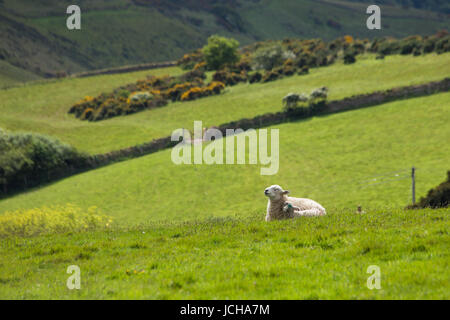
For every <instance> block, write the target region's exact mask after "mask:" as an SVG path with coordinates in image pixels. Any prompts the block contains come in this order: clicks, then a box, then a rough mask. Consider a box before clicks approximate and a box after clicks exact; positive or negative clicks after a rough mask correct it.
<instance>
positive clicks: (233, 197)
mask: <svg viewBox="0 0 450 320" xmlns="http://www.w3.org/2000/svg"><path fill="white" fill-rule="evenodd" d="M449 103H450V93H442V94H436V95H432V96H429V97H423V98H415V99H408V100H401V101H396V102H392V103H387V104H384V105H380V106H376V107H371V108H365V109H360V110H355V111H351V112H344V113H339V114H333V115H328V116H322V117H317V118H313V119H307V120H305V121H300V122H293V123H287V124H282V125H277V126H274V127H271V128H276V129H279V130H280V169H279V172H278V174H277V175H276V176H261V175H260V167H261V166H260V165H239V166H236V165H234V166H230V165H213V166H208V165H190V166H188V165H182V166H177V165H175V164H174V163H172V161H171V150H165V151H161V152H158V153H155V154H151V155H148V156H145V157H142V158H138V159H132V160H128V161H125V162H121V163H116V164H113V165H110V166H107V167H104V168H101V169H97V170H94V171H90V172H86V173H83V174H79V175H76V176H72V177H70V178H67V179H64V180H62V181H59V182H56V183H53V184H51V185H49V186H45V187H43V188H38V189H34V190H31V191H28V192H26V193H23V194H19V195H16V196H14V197H12V198H9V199H4V200H1V201H0V212H4V211H8V210H16V209H21V208H34V207H42V206H45V205H48V204H60V205H65V204H66V203H72V204H75V205H77V206H80V207H82V208H88V207H90V206H97V207H99V208H101V210H102V211H104V212H105V213H106V214H108V215H110V216H112V217H114V218H115V219H116V221H117V222H118V223H120V224H125V225H135V224H139V223H145V222H148V221H156V220H167V219H169V220H171V221H177V220H191V219H201V218H206V217H211V216H230V215H235V214H237V215H239V216H247V215H249V214H251V213H252V212H259V213H260V215H261V219H263V216H264V212H265V206H266V199H265V197H264V196H263V194H262V191H263V190H264V188H265V187H266V186H268V185H271V184H274V183H277V184H280V185H282V186H285V187H286V188H288V189H290V190H293V192H295V193H296V194H299V195H302V196H304V197H311V198H313V199H317V200H318V201H320V203H322V204H323V205H324V206H325V207H326V208H329V210H331V211H333V210H335V209H338V208H350V210H355V209H356V207H357V206H358V205H362V206H363V207H364V208H400V207H404V206H405V205H407V204H408V203H410V201H411V192H410V184H411V182H410V170H411V167H412V166H413V165H414V166H416V167H417V168H418V169H417V182H416V183H417V186H416V188H417V194H418V195H419V194H425V193H426V192H427V191H428V190H429V189H430V188H432V187H434V186H435V185H437V184H438V183H440V182H441V181H442V179H443V175H445V172H446V170H447V166H448V154H449V153H450V148H449V146H448V145H446V144H443V143H442V142H443V141H445V140H446V139H447V137H448V136H449V135H450V128H449V126H448V125H447V124H448V122H449V120H450V118H449V117H450V114H449V112H448V110H449V108H450V104H449ZM412 128H413V129H412ZM269 129H270V128H269ZM430 137H433V138H432V139H430ZM227 139H230V138H227ZM330 139H332V141H333V143H332V144H330V142H329V141H330ZM216 143H222V140H219V141H218V142H216ZM368 163H370V164H371V165H370V167H368V166H367V164H368ZM236 182H240V183H236Z"/></svg>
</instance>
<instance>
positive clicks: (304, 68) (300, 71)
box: [297, 66, 309, 76]
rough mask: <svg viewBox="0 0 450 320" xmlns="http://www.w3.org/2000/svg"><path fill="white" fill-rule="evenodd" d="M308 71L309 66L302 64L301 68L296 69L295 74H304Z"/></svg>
mask: <svg viewBox="0 0 450 320" xmlns="http://www.w3.org/2000/svg"><path fill="white" fill-rule="evenodd" d="M308 73H309V68H308V66H303V67H302V68H301V69H299V70H298V72H297V74H298V75H299V76H302V75H305V74H308Z"/></svg>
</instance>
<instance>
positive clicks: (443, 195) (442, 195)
mask: <svg viewBox="0 0 450 320" xmlns="http://www.w3.org/2000/svg"><path fill="white" fill-rule="evenodd" d="M449 204H450V171H447V180H446V181H444V182H442V183H441V184H440V185H438V186H437V187H436V188H433V189H431V190H430V191H428V194H427V196H426V197H422V198H420V201H419V203H417V204H415V205H413V206H410V207H409V208H413V209H417V208H433V209H436V208H446V207H448V206H449Z"/></svg>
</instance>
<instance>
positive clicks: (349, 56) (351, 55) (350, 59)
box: [344, 51, 356, 64]
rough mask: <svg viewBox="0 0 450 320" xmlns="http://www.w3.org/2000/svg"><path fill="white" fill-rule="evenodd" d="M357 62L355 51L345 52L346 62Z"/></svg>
mask: <svg viewBox="0 0 450 320" xmlns="http://www.w3.org/2000/svg"><path fill="white" fill-rule="evenodd" d="M355 62H356V57H355V52H353V51H347V52H345V53H344V63H345V64H352V63H355Z"/></svg>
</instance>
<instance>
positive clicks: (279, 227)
mask: <svg viewBox="0 0 450 320" xmlns="http://www.w3.org/2000/svg"><path fill="white" fill-rule="evenodd" d="M448 213H449V212H448V210H417V211H403V210H378V211H374V212H368V213H366V214H364V215H357V214H355V213H353V212H348V211H347V212H343V211H331V212H330V213H329V214H328V215H327V216H324V217H320V218H312V219H308V218H307V219H298V220H290V221H280V222H274V223H265V222H263V221H261V219H260V218H261V217H260V215H259V213H253V214H252V215H250V217H249V218H247V219H242V218H237V217H234V218H226V219H207V220H204V221H201V222H200V221H199V222H190V223H185V224H174V223H163V224H152V225H151V226H141V227H140V228H137V229H134V230H130V231H118V230H111V231H105V232H93V233H80V234H66V235H54V236H42V237H38V238H32V239H24V238H22V239H20V238H19V239H6V240H2V245H1V246H0V257H1V260H0V299H449V298H450V290H449V287H448V280H449V279H448V267H449V266H448V261H449V251H448V247H449V245H450V237H449V234H448V230H449V228H450V220H449V214H448ZM69 265H77V266H79V267H80V270H81V289H80V290H69V289H68V288H67V287H66V281H67V278H68V277H69V275H68V274H67V273H66V270H67V267H68V266H69ZM371 265H376V266H378V267H380V272H381V290H369V289H368V288H367V286H366V283H367V278H368V277H369V276H370V274H368V273H367V268H368V267H369V266H371Z"/></svg>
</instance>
